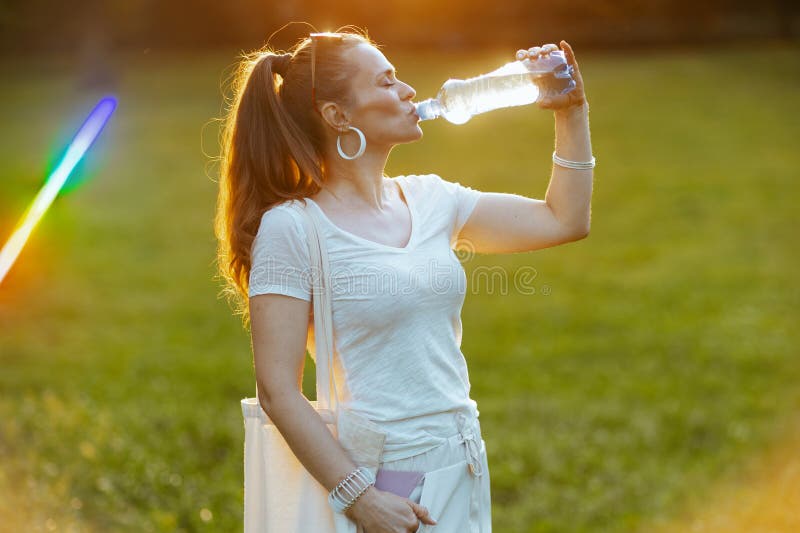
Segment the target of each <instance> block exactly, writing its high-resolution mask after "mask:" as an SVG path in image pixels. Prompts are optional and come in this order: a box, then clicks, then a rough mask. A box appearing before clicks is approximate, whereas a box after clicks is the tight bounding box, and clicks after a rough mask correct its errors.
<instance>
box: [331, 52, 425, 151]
mask: <svg viewBox="0 0 800 533" xmlns="http://www.w3.org/2000/svg"><path fill="white" fill-rule="evenodd" d="M345 60H347V61H352V62H353V63H355V64H356V66H357V72H356V75H355V77H354V78H353V80H352V84H353V85H352V90H353V95H354V104H353V106H352V107H350V108H348V109H347V112H348V116H349V118H350V122H349V123H350V125H352V126H355V127H357V128H359V129H360V130H361V131H363V132H364V136H365V137H366V138H367V146H370V145H371V146H375V145H379V146H392V145H395V144H400V143H408V142H413V141H416V140H418V139H420V138H421V137H422V129H421V128H420V127H419V125H418V123H419V117H418V116H417V114H416V112H415V108H414V106H413V105H412V103H411V100H412V99H413V98H414V96H416V94H417V93H416V91H415V90H414V88H413V87H411V86H410V85H408V84H407V83H404V82H402V81H400V80H398V79H397V78H396V77H395V74H396V72H395V71H394V65H392V64H391V63H390V62H389V61H388V60H387V59H386V57H385V56H384V55H383V53H382V52H381V51H380V50H378V49H377V48H375V47H374V46H371V45H368V44H363V43H362V44H359V45H357V46H355V47H353V48H350V49H348V50H347V51H346V52H345Z"/></svg>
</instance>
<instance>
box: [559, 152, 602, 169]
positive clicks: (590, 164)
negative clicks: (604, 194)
mask: <svg viewBox="0 0 800 533" xmlns="http://www.w3.org/2000/svg"><path fill="white" fill-rule="evenodd" d="M553 163H555V164H557V165H560V166H562V167H566V168H574V169H577V170H585V169H590V168H594V165H595V158H594V156H592V159H591V161H570V160H568V159H561V158H560V157H558V156H557V155H556V151H555V150H553Z"/></svg>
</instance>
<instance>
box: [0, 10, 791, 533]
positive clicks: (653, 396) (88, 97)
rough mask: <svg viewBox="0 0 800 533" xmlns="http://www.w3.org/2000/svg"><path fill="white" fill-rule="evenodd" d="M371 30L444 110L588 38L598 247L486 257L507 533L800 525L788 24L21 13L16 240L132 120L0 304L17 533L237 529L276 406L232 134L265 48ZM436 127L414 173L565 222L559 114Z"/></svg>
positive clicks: (43, 230) (0, 84) (719, 18)
mask: <svg viewBox="0 0 800 533" xmlns="http://www.w3.org/2000/svg"><path fill="white" fill-rule="evenodd" d="M290 22H295V23H293V24H289V23H290ZM343 25H354V26H357V27H359V28H362V29H366V30H368V32H369V34H370V36H371V37H372V38H374V39H375V40H376V41H378V42H379V43H380V44H382V45H383V48H382V50H383V52H384V53H385V54H386V55H387V57H388V58H389V59H390V60H391V61H392V63H393V64H394V65H395V66H396V67H397V68H398V71H399V76H400V77H401V79H403V80H404V81H407V82H409V83H411V84H412V85H413V86H414V87H415V89H416V90H417V95H418V96H417V99H419V100H421V99H423V98H427V97H429V96H433V95H434V94H435V92H436V91H437V90H438V88H439V87H440V86H441V84H442V82H444V81H445V79H447V78H448V77H454V78H464V77H470V76H474V75H478V74H480V73H483V72H488V71H490V70H493V69H494V68H496V67H498V66H499V65H501V64H503V63H505V62H507V61H511V60H513V56H514V52H515V51H516V50H517V49H518V48H522V47H530V46H534V45H541V44H544V43H550V42H553V43H558V42H559V41H560V40H561V39H565V40H567V41H568V42H569V43H570V44H571V45H572V47H573V49H574V50H575V53H576V56H577V59H578V62H579V64H580V66H581V70H582V72H583V77H584V82H585V84H586V91H587V95H588V99H589V102H590V106H591V111H590V121H591V131H592V146H593V151H594V154H595V156H596V157H597V167H596V169H595V185H594V196H593V204H592V205H593V209H592V230H591V233H590V235H589V237H588V238H587V239H584V240H581V241H577V242H575V243H570V244H567V245H563V246H558V247H554V248H550V249H546V250H539V251H536V252H532V253H524V254H510V255H478V256H474V257H465V258H464V260H463V265H464V268H465V270H466V272H467V275H468V279H470V287H469V292H468V295H467V299H466V303H465V305H464V309H463V320H464V340H463V344H462V349H463V351H464V354H465V356H466V358H467V360H468V364H469V368H470V376H471V383H472V397H473V398H474V399H475V400H476V401H477V402H478V405H479V409H480V412H481V421H482V426H483V430H484V438H485V440H486V443H487V449H488V454H489V462H490V467H491V479H492V496H493V502H494V506H493V518H494V528H495V531H498V532H502V533H505V532H508V533H511V532H560V533H563V532H634V531H641V532H661V531H664V532H672V531H675V532H678V531H681V532H685V531H713V532H737V531H742V532H744V531H747V532H750V533H752V532H771V533H776V532H778V533H783V532H786V533H788V532H792V531H800V516H799V515H800V511H798V509H800V462H799V460H798V455H797V449H800V412H799V411H798V409H800V357H799V354H798V340H800V335H798V328H797V324H798V318H799V317H798V304H800V298H798V296H799V295H800V294H799V291H798V284H797V280H798V278H797V265H798V259H799V258H798V249H799V248H798V242H797V237H796V233H795V232H796V228H797V227H798V208H797V200H798V193H800V184H799V183H800V182H799V181H798V178H800V172H798V168H800V154H799V153H798V139H799V138H800V121H798V116H800V98H799V97H798V90H799V89H800V46H799V44H798V35H799V34H800V10H799V9H798V4H797V2H793V1H789V0H786V1H777V0H775V1H770V2H759V3H755V2H749V1H748V2H745V1H742V0H738V1H723V0H715V1H707V2H689V1H687V0H661V1H655V0H652V1H647V2H640V1H633V0H591V1H590V0H577V1H575V0H573V1H570V2H560V3H559V2H530V1H503V2H488V3H487V2H476V1H472V0H467V1H462V2H459V3H455V4H453V3H448V2H418V1H413V0H411V1H409V0H406V1H404V2H396V1H385V2H381V3H380V4H376V3H374V2H367V1H366V0H362V1H340V2H334V3H329V2H321V1H286V0H285V1H282V2H277V3H276V2H256V1H254V0H231V1H228V2H216V1H211V0H194V1H192V2H189V1H173V2H155V1H152V0H128V1H124V2H123V1H120V0H106V1H100V0H94V1H88V0H86V1H83V2H78V3H69V2H54V1H52V0H26V1H22V0H13V1H8V0H6V1H3V2H0V45H1V46H2V53H0V69H1V71H2V75H0V117H2V142H0V160H1V161H2V165H0V243H4V242H5V240H6V239H7V238H8V236H9V235H10V233H11V231H12V230H13V228H14V226H15V225H16V224H17V222H18V220H19V218H20V217H21V216H22V214H23V213H24V211H25V209H26V208H27V206H28V205H29V203H30V201H31V199H32V198H33V196H34V195H35V194H36V193H37V191H38V190H39V188H40V187H41V185H42V184H43V183H44V180H45V178H46V177H47V175H48V174H49V172H50V171H51V170H53V168H54V167H55V165H56V164H57V163H58V161H59V160H60V157H61V156H62V155H63V153H64V150H65V149H66V146H67V144H68V143H69V141H70V140H71V137H72V135H74V133H75V131H76V130H77V128H78V127H79V126H80V124H81V123H82V122H83V119H84V117H85V116H86V114H87V113H88V112H89V111H90V110H91V108H92V107H93V106H94V105H95V103H96V102H97V101H98V100H99V98H101V97H102V96H105V95H109V94H110V95H113V96H115V97H116V98H117V99H118V102H119V104H118V107H117V110H116V112H115V113H114V115H113V116H112V118H111V121H110V122H109V124H108V125H107V126H106V128H105V130H104V131H103V133H102V135H101V137H100V139H99V140H98V141H97V143H96V144H95V146H93V148H92V149H91V151H90V152H89V154H88V155H87V157H86V158H85V159H84V160H83V161H82V162H81V163H80V164H79V165H78V167H77V169H76V171H75V173H74V174H73V176H72V178H71V179H70V181H69V183H68V184H67V187H66V188H65V190H64V191H63V192H62V194H60V195H59V197H58V198H57V199H56V201H55V202H54V204H53V206H52V207H51V209H50V210H49V212H48V213H47V214H46V216H45V217H44V219H43V220H42V221H41V223H40V224H39V225H38V227H37V228H36V230H35V231H34V234H33V235H32V237H31V239H30V241H29V242H28V244H27V246H26V247H25V249H24V250H23V252H22V254H21V255H20V257H19V258H18V260H17V262H16V264H15V265H14V267H13V268H12V270H11V271H10V272H9V274H8V276H7V277H6V278H5V279H4V280H2V282H0V531H8V532H22V531H25V532H28V531H73V532H74V531H89V532H110V531H137V532H138V531H159V532H161V531H182V532H190V531H224V532H228V531H237V530H241V527H242V496H243V494H242V482H243V478H242V459H243V453H242V452H243V431H244V428H243V423H242V415H241V410H240V405H239V401H240V400H241V399H242V398H244V397H251V396H253V395H254V393H255V382H254V375H253V366H252V353H251V349H250V339H249V332H248V331H246V330H245V329H243V328H242V325H241V322H240V319H239V318H238V317H235V316H234V315H233V314H232V309H231V307H230V306H229V305H228V303H227V302H226V301H225V299H224V298H222V297H221V296H220V289H221V287H220V285H219V281H218V280H216V279H215V278H214V274H215V264H214V261H215V257H214V253H215V246H216V244H215V240H214V235H213V230H212V225H211V222H212V217H213V211H214V204H215V199H216V198H215V195H216V189H217V185H216V179H217V171H218V165H217V163H216V160H215V157H216V156H217V155H218V154H219V145H218V135H219V120H218V119H219V117H221V116H222V114H223V111H224V107H223V105H224V95H225V94H227V93H226V91H227V90H228V87H227V86H226V82H227V81H229V76H230V74H231V72H232V70H233V68H234V66H235V62H236V60H237V55H238V54H239V53H240V52H241V51H246V50H251V49H254V48H257V47H260V46H261V45H263V44H264V43H265V42H267V40H268V39H269V42H270V44H272V45H273V47H274V48H275V49H276V50H287V49H288V48H289V47H290V46H292V45H293V44H294V43H295V42H297V41H298V40H299V39H301V38H302V37H304V36H305V35H307V33H308V32H309V31H334V30H336V29H339V28H340V27H341V26H343ZM422 127H423V130H424V132H425V135H424V138H423V139H422V140H421V141H420V142H417V143H414V144H410V145H402V146H398V147H397V148H396V149H395V151H394V152H393V153H392V156H391V158H390V160H389V165H388V167H387V169H386V171H387V173H388V174H389V175H398V174H411V173H427V172H436V173H438V174H440V175H441V176H443V177H445V178H446V179H449V180H452V181H459V182H460V183H462V184H466V185H469V186H471V187H473V188H477V189H480V190H485V191H500V192H513V193H517V194H523V195H526V196H530V197H535V198H543V197H544V193H545V190H546V188H547V183H548V180H549V177H550V172H551V168H552V162H551V160H550V153H551V151H552V149H553V144H554V120H553V116H552V113H551V112H548V111H544V110H541V109H539V108H538V107H537V106H526V107H518V108H511V109H503V110H497V111H494V112H492V113H487V114H484V115H480V116H477V117H475V118H473V119H472V120H471V121H470V122H468V123H467V124H465V125H461V126H455V125H452V124H450V123H447V122H446V121H443V120H442V121H433V122H425V123H422ZM486 267H495V268H497V269H499V272H501V278H502V277H503V276H505V279H507V280H508V279H510V278H511V276H513V274H514V273H515V272H518V271H519V270H520V269H522V268H523V267H524V268H527V269H531V268H533V269H534V270H535V273H536V276H535V278H534V283H533V286H534V288H535V291H534V292H533V293H532V294H531V293H529V294H522V293H521V292H519V291H515V290H514V288H513V285H508V286H506V289H505V290H503V286H502V284H500V285H497V284H495V285H491V284H486V283H485V280H483V281H479V280H478V279H476V278H474V277H472V275H471V274H472V273H473V272H475V271H476V269H478V268H486ZM529 271H530V270H529ZM313 368H314V367H313V364H312V362H311V361H310V359H308V360H307V364H306V369H307V371H306V375H305V377H304V392H305V394H306V395H307V396H308V397H309V398H310V399H313V398H314V373H313Z"/></svg>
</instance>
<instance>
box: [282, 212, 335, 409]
mask: <svg viewBox="0 0 800 533" xmlns="http://www.w3.org/2000/svg"><path fill="white" fill-rule="evenodd" d="M290 205H293V206H294V208H295V210H296V211H298V212H299V213H301V214H302V216H303V219H304V221H305V227H306V234H307V236H308V248H309V255H310V257H311V268H312V272H311V276H310V279H311V282H312V294H313V296H312V300H313V304H314V341H315V342H314V344H315V345H316V356H315V362H316V366H317V372H316V374H317V375H316V381H317V407H318V408H323V409H329V410H331V411H332V412H333V414H334V416H335V414H336V412H337V408H338V406H339V395H338V391H337V390H336V380H335V379H334V378H333V350H334V344H333V307H332V305H333V302H332V296H331V287H330V265H329V263H328V249H327V246H326V243H325V238H324V237H323V236H322V233H321V232H320V231H319V219H318V217H317V215H316V214H314V213H313V212H312V210H311V209H309V208H308V204H306V206H305V207H304V206H303V205H302V204H299V203H292V204H290ZM331 390H333V394H332V395H331Z"/></svg>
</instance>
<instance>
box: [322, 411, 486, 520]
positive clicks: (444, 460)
mask: <svg viewBox="0 0 800 533" xmlns="http://www.w3.org/2000/svg"><path fill="white" fill-rule="evenodd" d="M453 418H454V423H453V426H452V428H449V429H450V430H451V431H450V432H451V433H452V434H451V435H450V436H449V437H447V438H446V440H445V441H444V442H443V443H442V444H440V445H438V446H436V447H435V448H433V449H431V450H428V451H427V452H423V453H421V454H417V455H413V456H411V457H407V458H405V459H398V460H395V461H387V462H381V463H380V468H386V469H389V470H409V471H418V472H420V471H422V472H425V475H424V476H423V478H422V480H421V481H420V482H419V483H418V484H417V486H416V487H415V488H414V490H413V491H412V492H411V495H410V496H409V499H410V500H412V501H415V502H417V503H419V504H420V505H423V506H424V507H425V508H427V509H428V511H429V512H430V514H431V516H432V517H433V518H434V520H436V521H437V524H436V525H435V526H430V525H427V524H423V523H422V522H420V527H419V528H418V529H417V530H416V531H417V532H418V533H425V532H428V533H491V531H492V509H491V493H490V482H489V463H488V461H487V459H486V443H485V442H484V440H483V438H482V436H481V430H480V422H479V420H478V418H472V419H470V418H468V417H466V416H465V415H464V414H462V413H458V414H454V417H453ZM443 431H445V433H444V434H445V435H446V434H447V432H448V430H447V428H443ZM371 470H372V473H373V474H375V473H376V472H377V470H378V469H377V468H372V469H371ZM343 518H344V520H342V519H343ZM346 522H347V523H346ZM337 533H369V531H364V530H363V529H362V528H361V526H357V525H356V524H355V523H354V522H352V521H351V520H350V519H349V518H346V517H345V516H344V515H339V516H338V520H337Z"/></svg>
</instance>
